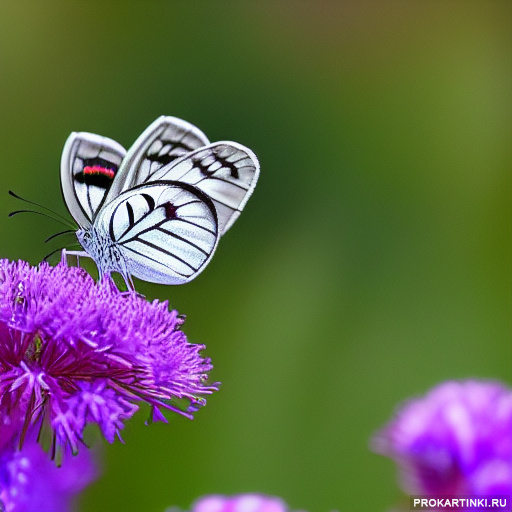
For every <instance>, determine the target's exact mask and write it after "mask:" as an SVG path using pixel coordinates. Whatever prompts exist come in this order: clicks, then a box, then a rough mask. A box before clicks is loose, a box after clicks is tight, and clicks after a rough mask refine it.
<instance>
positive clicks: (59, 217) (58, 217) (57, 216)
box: [9, 190, 76, 230]
mask: <svg viewBox="0 0 512 512" xmlns="http://www.w3.org/2000/svg"><path fill="white" fill-rule="evenodd" d="M9 195H10V196H12V197H14V198H16V199H19V200H20V201H23V202H25V203H28V204H33V205H34V206H37V207H38V208H41V209H43V210H46V211H47V212H50V213H51V214H52V215H53V217H52V216H51V215H45V214H44V213H40V212H36V211H34V210H17V211H15V212H11V213H10V214H9V217H12V216H13V215H16V214H18V213H38V214H39V215H44V216H45V217H48V218H50V219H53V220H56V221H57V222H60V223H62V224H64V225H66V226H70V227H72V228H75V230H76V227H75V226H74V225H73V224H72V223H71V222H69V220H68V219H66V218H65V217H63V216H62V215H60V214H59V213H57V212H54V211H53V210H51V209H50V208H47V207H46V206H43V205H42V204H39V203H35V202H34V201H29V200H28V199H25V198H23V197H21V196H19V195H18V194H15V193H14V192H13V191H12V190H9Z"/></svg>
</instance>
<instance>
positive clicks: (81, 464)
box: [0, 433, 97, 512]
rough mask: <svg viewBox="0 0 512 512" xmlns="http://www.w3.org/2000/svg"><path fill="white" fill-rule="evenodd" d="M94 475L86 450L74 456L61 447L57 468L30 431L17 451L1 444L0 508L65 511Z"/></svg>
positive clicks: (11, 511)
mask: <svg viewBox="0 0 512 512" xmlns="http://www.w3.org/2000/svg"><path fill="white" fill-rule="evenodd" d="M96 476H97V468H96V466H95V464H94V462H93V459H92V454H91V452H90V451H89V450H82V451H81V452H80V453H79V454H78V455H77V456H73V455H71V453H70V452H69V450H65V452H64V454H63V460H62V464H61V466H60V467H57V466H56V465H55V463H54V462H53V461H51V460H50V459H49V457H48V455H47V454H46V453H45V452H44V451H43V449H42V448H41V447H40V446H39V444H38V443H37V440H36V438H35V436H34V435H33V434H32V433H31V434H30V435H29V436H27V439H26V440H25V443H24V445H23V449H22V450H21V451H20V450H18V449H17V448H16V447H5V446H4V449H3V450H2V451H1V452H0V510H5V511H6V512H34V511H36V510H37V512H68V511H70V510H72V505H73V502H74V499H75V497H76V495H77V494H78V493H79V492H80V491H82V490H83V489H84V488H85V487H87V486H88V485H89V484H90V483H91V482H92V481H94V480H95V479H96ZM2 507H3V508H2Z"/></svg>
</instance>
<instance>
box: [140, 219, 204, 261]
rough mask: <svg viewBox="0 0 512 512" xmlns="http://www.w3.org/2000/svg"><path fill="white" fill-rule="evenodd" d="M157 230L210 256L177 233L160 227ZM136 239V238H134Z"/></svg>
mask: <svg viewBox="0 0 512 512" xmlns="http://www.w3.org/2000/svg"><path fill="white" fill-rule="evenodd" d="M156 229H157V230H158V231H160V232H162V233H165V234H166V235H170V236H172V237H173V238H176V239H177V240H181V241H182V242H185V243H187V244H188V245H191V246H192V247H194V248H195V249H197V250H198V251H200V252H202V253H203V254H204V255H205V256H209V255H210V253H209V252H207V251H205V250H204V249H201V247H199V246H198V245H196V244H195V243H193V242H191V241H190V240H187V239H186V238H185V237H183V236H180V235H177V234H176V233H173V232H172V231H167V229H164V228H162V227H160V226H157V227H156ZM134 238H135V237H134Z"/></svg>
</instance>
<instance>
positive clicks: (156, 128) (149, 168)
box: [107, 116, 209, 201]
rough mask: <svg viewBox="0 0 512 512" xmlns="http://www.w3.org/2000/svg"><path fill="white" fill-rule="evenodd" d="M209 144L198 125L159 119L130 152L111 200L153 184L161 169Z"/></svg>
mask: <svg viewBox="0 0 512 512" xmlns="http://www.w3.org/2000/svg"><path fill="white" fill-rule="evenodd" d="M208 142H209V141H208V139H207V137H206V135H205V134H204V133H203V132H202V131H201V130H199V128H196V127H195V126H194V125H192V124H190V123H188V122H186V121H183V120H182V119H178V118H177V117H171V116H161V117H159V118H158V119H157V120H156V121H154V122H153V123H151V124H150V125H149V126H148V127H147V128H146V130H144V132H143V133H142V135H140V137H139V138H138V139H137V140H136V141H135V143H134V144H133V146H132V147H131V148H130V149H129V150H128V153H127V154H126V158H125V159H124V161H123V163H122V165H121V168H120V169H119V173H118V178H117V179H116V181H115V183H114V185H113V187H112V189H111V190H110V193H109V195H108V198H107V200H108V201H111V200H112V199H114V197H116V196H117V195H119V194H120V193H121V192H123V191H125V190H128V189H130V188H132V187H134V186H136V185H141V184H143V183H146V182H148V181H150V180H152V176H153V175H154V174H155V173H156V172H157V171H158V170H159V169H160V168H162V167H163V166H165V165H168V164H169V163H171V162H174V161H175V160H177V159H178V158H180V157H182V156H183V155H185V154H187V153H189V152H191V151H193V150H195V149H197V148H200V147H201V146H204V145H206V144H208Z"/></svg>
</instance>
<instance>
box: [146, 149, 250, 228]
mask: <svg viewBox="0 0 512 512" xmlns="http://www.w3.org/2000/svg"><path fill="white" fill-rule="evenodd" d="M258 175H259V163H258V159H257V158H256V155H255V154H254V153H253V152H252V151H251V150H250V149H248V148H246V147H245V146H242V145H241V144H237V143H235V142H216V143H214V144H210V145H208V146H205V147H203V148H200V149H197V150H196V151H193V152H192V153H189V154H187V155H185V156H183V157H181V158H180V159H179V160H176V161H175V162H172V163H170V164H168V165H166V166H164V167H162V168H161V169H160V170H158V171H157V172H155V173H154V174H153V175H152V177H151V181H153V180H155V181H156V180H172V181H179V182H180V183H187V184H189V185H193V186H194V187H196V188H198V189H199V190H201V191H202V192H204V193H205V194H206V195H207V196H208V197H209V198H211V200H212V201H213V203H214V205H215V208H216V211H217V216H218V222H219V233H220V234H221V235H222V234H224V233H225V232H226V231H227V230H228V229H229V228H230V227H231V225H232V224H233V222H234V221H235V220H236V219H237V218H238V216H239V215H240V212H241V211H242V209H243V208H244V206H245V204H246V203H247V201H248V199H249V197H250V195H251V194H252V192H253V190H254V187H255V186H256V182H257V180H258Z"/></svg>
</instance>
